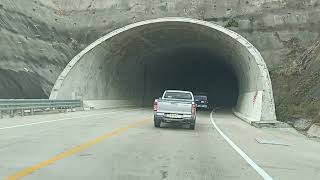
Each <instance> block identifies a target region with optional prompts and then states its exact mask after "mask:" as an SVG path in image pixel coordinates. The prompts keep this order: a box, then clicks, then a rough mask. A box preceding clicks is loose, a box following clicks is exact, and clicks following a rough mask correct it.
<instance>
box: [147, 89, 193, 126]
mask: <svg viewBox="0 0 320 180" xmlns="http://www.w3.org/2000/svg"><path fill="white" fill-rule="evenodd" d="M196 109H197V107H196V104H195V102H194V97H193V94H192V92H189V91H177V90H166V91H165V92H164V93H163V95H162V97H161V98H159V99H156V100H155V101H154V105H153V110H154V126H155V127H160V126H161V123H182V124H189V127H190V129H195V124H196Z"/></svg>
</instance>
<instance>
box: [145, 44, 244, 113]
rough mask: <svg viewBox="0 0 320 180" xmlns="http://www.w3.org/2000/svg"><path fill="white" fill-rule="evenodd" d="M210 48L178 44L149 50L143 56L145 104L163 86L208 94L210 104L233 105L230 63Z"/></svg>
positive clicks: (235, 87) (235, 95)
mask: <svg viewBox="0 0 320 180" xmlns="http://www.w3.org/2000/svg"><path fill="white" fill-rule="evenodd" d="M226 62H228V61H226V60H224V59H222V57H219V56H218V55H216V54H215V53H213V52H210V50H208V49H205V48H201V47H199V48H197V47H194V46H193V47H187V46H185V47H177V48H168V49H163V50H160V51H158V52H152V53H150V55H149V56H146V57H145V58H143V64H144V66H145V67H144V81H145V84H144V97H143V104H144V106H150V103H152V101H153V99H154V98H158V97H160V96H161V95H162V93H163V91H164V90H166V89H175V90H189V91H192V92H193V93H194V94H197V93H207V94H208V100H209V103H210V105H211V106H223V107H229V108H232V107H234V106H235V105H236V103H237V98H238V94H239V88H238V81H237V78H236V75H235V73H234V71H233V68H232V67H231V65H229V64H227V63H226Z"/></svg>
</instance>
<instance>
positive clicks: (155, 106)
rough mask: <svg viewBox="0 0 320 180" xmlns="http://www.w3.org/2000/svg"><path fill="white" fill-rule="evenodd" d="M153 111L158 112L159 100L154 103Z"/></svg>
mask: <svg viewBox="0 0 320 180" xmlns="http://www.w3.org/2000/svg"><path fill="white" fill-rule="evenodd" d="M153 110H154V111H157V110H158V101H157V100H155V101H154V103H153Z"/></svg>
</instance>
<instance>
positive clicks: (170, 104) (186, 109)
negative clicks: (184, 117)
mask: <svg viewBox="0 0 320 180" xmlns="http://www.w3.org/2000/svg"><path fill="white" fill-rule="evenodd" d="M191 107H192V102H190V101H186V102H181V101H168V100H160V101H159V102H158V112H163V113H175V114H191Z"/></svg>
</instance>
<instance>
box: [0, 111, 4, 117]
mask: <svg viewBox="0 0 320 180" xmlns="http://www.w3.org/2000/svg"><path fill="white" fill-rule="evenodd" d="M0 119H3V111H2V110H1V111H0Z"/></svg>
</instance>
